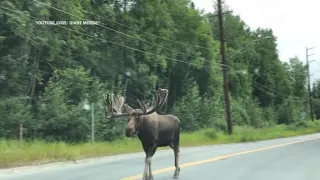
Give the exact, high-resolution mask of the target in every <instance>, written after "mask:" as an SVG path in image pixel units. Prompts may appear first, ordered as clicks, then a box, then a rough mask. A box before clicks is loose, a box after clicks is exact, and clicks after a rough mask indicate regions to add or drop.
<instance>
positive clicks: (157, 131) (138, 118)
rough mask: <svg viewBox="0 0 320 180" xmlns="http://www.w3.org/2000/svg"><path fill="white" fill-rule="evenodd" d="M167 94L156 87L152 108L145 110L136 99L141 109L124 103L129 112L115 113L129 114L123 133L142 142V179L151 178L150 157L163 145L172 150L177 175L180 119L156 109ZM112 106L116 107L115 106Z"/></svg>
mask: <svg viewBox="0 0 320 180" xmlns="http://www.w3.org/2000/svg"><path fill="white" fill-rule="evenodd" d="M167 96H168V90H165V89H158V91H157V94H155V97H156V105H155V107H154V108H152V110H150V109H148V110H147V108H146V107H145V106H143V105H142V104H141V103H140V101H139V100H138V101H139V103H140V106H141V109H132V108H130V106H128V105H126V107H127V109H131V111H130V113H121V112H118V114H116V116H118V117H120V116H129V119H128V126H127V128H126V130H125V135H126V137H133V136H135V135H137V136H138V138H139V139H140V141H141V143H142V146H143V149H144V151H145V153H146V158H145V170H144V175H143V179H147V180H149V179H153V176H152V171H151V158H152V156H153V155H154V154H155V152H156V150H157V148H158V147H165V146H170V147H171V148H172V149H173V151H174V156H175V167H176V170H175V172H174V178H178V176H179V172H180V167H179V156H180V148H179V142H180V120H179V119H178V118H177V117H176V116H174V115H159V114H158V113H157V111H156V110H158V108H159V107H162V105H163V104H164V102H165V101H166V98H167ZM111 103H112V102H111ZM120 106H122V105H120ZM108 107H109V108H108V110H109V113H110V112H112V111H111V110H112V109H110V107H112V106H108ZM113 108H114V109H117V107H113ZM118 109H119V108H118ZM148 113H149V114H148ZM109 117H112V116H109Z"/></svg>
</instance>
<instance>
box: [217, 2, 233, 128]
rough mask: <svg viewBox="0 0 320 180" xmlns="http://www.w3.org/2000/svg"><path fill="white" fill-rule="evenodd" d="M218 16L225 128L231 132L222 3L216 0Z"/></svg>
mask: <svg viewBox="0 0 320 180" xmlns="http://www.w3.org/2000/svg"><path fill="white" fill-rule="evenodd" d="M218 18H219V26H220V46H221V47H220V54H221V61H222V72H223V89H224V101H225V108H226V118H227V128H228V134H232V133H233V132H232V121H231V108H230V97H229V87H228V83H229V80H228V72H227V71H228V70H227V67H228V66H227V60H226V50H225V44H224V43H225V42H224V41H225V40H224V27H223V13H222V3H221V0H218Z"/></svg>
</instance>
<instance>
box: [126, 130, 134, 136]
mask: <svg viewBox="0 0 320 180" xmlns="http://www.w3.org/2000/svg"><path fill="white" fill-rule="evenodd" d="M133 131H134V130H133V129H131V128H127V129H126V137H132V136H133Z"/></svg>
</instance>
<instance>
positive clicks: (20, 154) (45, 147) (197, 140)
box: [0, 121, 320, 168]
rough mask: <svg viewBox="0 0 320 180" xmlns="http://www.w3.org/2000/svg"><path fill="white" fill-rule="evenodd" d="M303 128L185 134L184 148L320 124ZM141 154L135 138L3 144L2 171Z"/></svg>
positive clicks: (293, 131) (0, 154)
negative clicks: (4, 169)
mask: <svg viewBox="0 0 320 180" xmlns="http://www.w3.org/2000/svg"><path fill="white" fill-rule="evenodd" d="M303 125H304V126H292V125H291V126H285V125H277V126H274V127H269V128H261V129H254V128H251V127H235V129H234V134H233V135H231V136H228V135H226V134H224V133H221V132H216V131H215V130H214V129H205V130H201V131H198V132H194V133H182V135H181V146H182V147H190V146H200V145H213V144H224V143H235V142H248V141H257V140H265V139H273V138H281V137H290V136H298V135H304V134H312V133H318V132H320V122H319V121H315V122H308V123H306V124H303ZM160 149H167V148H160ZM141 151H142V147H141V144H140V141H139V140H138V139H136V138H125V139H123V140H118V141H114V142H97V143H94V144H91V143H83V144H76V145H70V144H67V143H64V142H56V143H47V142H44V141H40V140H39V141H30V142H24V143H23V144H20V142H19V141H14V140H1V141H0V168H10V167H18V166H25V165H39V164H45V163H51V162H59V161H70V160H80V159H85V158H91V157H102V156H108V155H115V154H122V153H131V152H141Z"/></svg>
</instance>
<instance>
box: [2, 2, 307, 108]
mask: <svg viewBox="0 0 320 180" xmlns="http://www.w3.org/2000/svg"><path fill="white" fill-rule="evenodd" d="M0 7H1V8H3V9H7V10H10V11H13V12H17V13H20V14H23V15H26V16H29V17H31V18H33V19H38V20H40V19H39V18H36V17H33V16H31V15H28V14H25V13H22V12H19V11H15V10H12V9H9V8H6V7H3V6H0ZM56 26H58V27H61V28H64V29H67V30H69V31H73V32H76V33H79V34H82V35H86V36H89V37H93V38H97V39H100V40H104V41H106V42H109V43H112V44H115V45H118V46H123V47H125V48H128V49H132V50H135V51H139V52H142V53H148V54H152V55H155V56H161V55H158V54H155V53H150V52H145V51H142V50H139V49H136V48H132V47H129V46H125V45H122V44H118V43H115V42H113V41H109V40H106V39H102V38H99V37H96V36H93V35H89V34H86V33H83V32H78V31H75V30H73V29H70V28H66V27H63V26H60V25H56ZM162 57H164V58H166V59H169V60H173V61H178V62H182V63H186V64H190V65H195V64H194V63H190V62H186V61H182V60H177V59H173V58H169V57H165V56H162ZM203 66H204V67H210V68H214V67H212V66H205V65H203ZM219 69H220V68H219ZM250 80H251V81H253V82H254V83H256V84H259V85H260V86H262V87H264V88H266V89H268V90H269V91H270V90H271V91H273V92H276V93H278V94H281V95H282V96H287V97H290V96H288V95H285V94H282V93H280V92H279V91H276V90H273V89H271V88H268V87H266V86H264V85H262V84H260V83H258V82H255V81H254V80H253V79H250ZM255 87H256V86H255ZM256 88H258V87H256ZM258 89H261V88H258ZM264 91H265V90H264ZM269 93H270V92H269ZM271 94H272V93H271ZM273 95H274V94H273ZM292 97H293V96H292ZM294 98H296V99H302V98H298V97H294ZM295 101H297V100H295ZM303 101H307V100H303ZM301 102H302V101H301Z"/></svg>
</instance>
